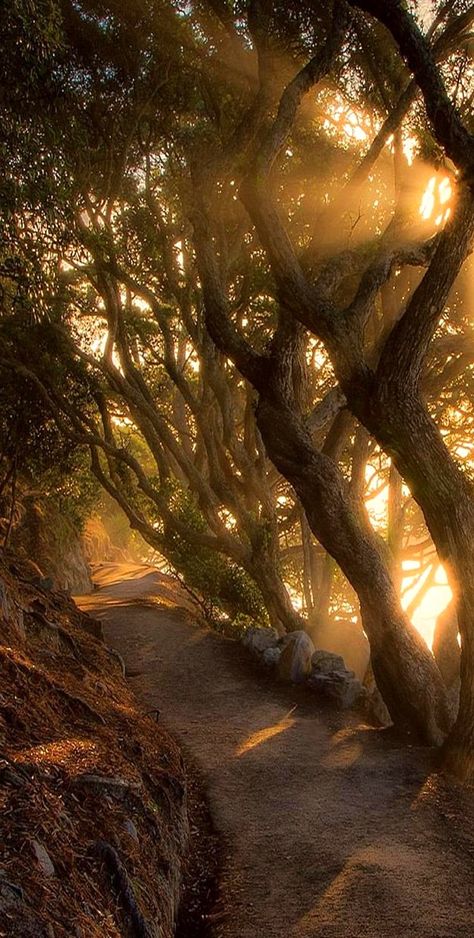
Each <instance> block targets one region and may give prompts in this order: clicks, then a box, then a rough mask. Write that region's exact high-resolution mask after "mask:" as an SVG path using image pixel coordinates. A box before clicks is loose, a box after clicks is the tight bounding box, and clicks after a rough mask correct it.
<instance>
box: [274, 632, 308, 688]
mask: <svg viewBox="0 0 474 938" xmlns="http://www.w3.org/2000/svg"><path fill="white" fill-rule="evenodd" d="M280 644H281V647H282V652H281V657H280V660H279V661H278V665H277V671H278V677H279V678H280V680H282V681H291V683H293V684H302V683H303V681H305V680H306V678H307V677H308V675H309V674H310V673H311V657H312V655H313V653H314V645H313V643H312V641H311V639H310V637H309V635H308V634H307V633H306V632H303V631H302V630H298V631H296V632H289V633H288V635H285V636H284V638H282V639H281V642H280Z"/></svg>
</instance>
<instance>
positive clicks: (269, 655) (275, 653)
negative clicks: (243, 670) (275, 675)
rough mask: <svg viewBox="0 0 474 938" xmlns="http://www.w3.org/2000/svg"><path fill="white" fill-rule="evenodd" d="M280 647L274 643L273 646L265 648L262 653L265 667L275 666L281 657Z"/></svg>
mask: <svg viewBox="0 0 474 938" xmlns="http://www.w3.org/2000/svg"><path fill="white" fill-rule="evenodd" d="M281 652H282V649H281V648H279V647H278V645H276V646H275V647H274V648H272V647H270V648H265V651H264V652H263V654H262V662H263V664H264V665H265V667H266V668H276V666H277V664H278V662H279V660H280V658H281Z"/></svg>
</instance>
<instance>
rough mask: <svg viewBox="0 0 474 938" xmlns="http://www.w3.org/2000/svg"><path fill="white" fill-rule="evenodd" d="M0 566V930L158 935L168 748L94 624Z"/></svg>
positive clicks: (176, 874)
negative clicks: (0, 847)
mask: <svg viewBox="0 0 474 938" xmlns="http://www.w3.org/2000/svg"><path fill="white" fill-rule="evenodd" d="M29 575H30V576H31V574H29V570H28V567H27V566H26V565H21V564H19V563H16V564H10V565H9V566H8V567H7V566H5V565H4V564H1V565H0V670H1V690H0V743H1V748H2V754H1V760H0V801H1V821H0V839H1V842H2V845H3V855H2V858H1V863H0V934H1V935H2V936H7V935H8V936H9V938H15V936H17V938H20V936H21V938H26V936H28V938H43V936H44V938H66V936H68V938H69V936H76V938H99V936H100V938H103V936H107V938H115V936H119V935H120V936H133V935H140V936H147V938H155V936H156V938H169V936H171V934H172V933H173V928H174V922H175V918H176V913H177V907H178V901H179V895H180V887H181V878H182V868H183V857H184V855H185V853H186V850H187V843H188V827H189V824H188V814H187V794H186V782H185V774H184V767H183V762H182V758H181V755H180V752H179V750H178V749H177V747H176V745H175V743H174V742H173V741H172V740H171V739H170V737H169V736H168V735H167V734H166V732H164V731H163V730H162V729H161V727H160V725H159V723H157V722H156V720H157V714H153V713H151V714H150V715H149V716H143V714H142V713H141V712H140V710H139V708H138V705H137V703H136V701H135V699H134V697H133V695H132V693H131V692H130V690H129V688H128V687H127V684H126V682H125V681H124V678H123V673H122V664H121V661H120V659H119V658H118V656H117V655H116V654H114V653H113V652H111V651H110V649H107V647H106V646H105V645H104V643H103V641H102V639H101V627H100V623H98V622H97V621H95V620H93V619H90V618H89V617H88V616H86V615H85V614H82V613H80V612H79V611H78V610H77V609H76V607H75V606H74V605H73V604H72V602H70V601H69V600H67V599H66V598H65V597H64V596H63V595H61V594H54V593H52V592H48V591H45V590H42V589H39V588H37V587H35V586H33V585H32V583H31V581H28V576H29Z"/></svg>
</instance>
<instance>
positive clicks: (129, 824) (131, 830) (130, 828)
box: [123, 817, 138, 843]
mask: <svg viewBox="0 0 474 938" xmlns="http://www.w3.org/2000/svg"><path fill="white" fill-rule="evenodd" d="M123 829H124V830H125V831H127V834H128V835H129V837H131V838H132V840H135V841H136V842H137V843H138V831H137V829H136V827H135V824H134V823H133V821H132V819H131V818H129V817H128V818H126V819H125V821H124V822H123Z"/></svg>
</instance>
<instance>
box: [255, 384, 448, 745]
mask: <svg viewBox="0 0 474 938" xmlns="http://www.w3.org/2000/svg"><path fill="white" fill-rule="evenodd" d="M257 420H258V425H259V427H260V430H261V433H262V437H263V439H264V441H265V445H266V447H267V450H268V452H269V455H270V457H271V458H272V460H273V461H274V463H275V465H276V466H277V467H278V468H279V470H280V472H282V473H283V474H284V475H285V476H286V478H287V479H288V480H289V481H290V482H291V483H292V485H293V486H294V488H295V491H296V493H297V495H298V496H299V498H300V500H301V502H302V504H303V506H304V508H305V511H306V515H307V518H308V522H309V524H310V527H311V529H312V531H313V532H314V534H315V536H316V537H317V538H318V540H319V541H320V543H321V544H323V546H324V547H325V548H326V550H327V551H328V552H329V553H330V554H331V556H332V557H334V559H335V560H336V561H337V563H338V564H339V566H340V567H341V569H342V570H343V572H344V573H345V575H346V576H347V578H348V580H349V581H350V583H351V584H352V586H353V587H354V589H355V590H356V592H357V594H358V596H359V600H360V606H361V614H362V621H363V627H364V630H365V632H366V634H367V636H368V639H369V642H370V648H371V657H372V666H373V669H374V674H375V677H376V681H377V684H378V686H379V688H380V691H381V693H382V695H383V697H384V700H385V702H386V704H387V707H388V709H389V712H390V715H391V717H392V719H393V721H394V723H396V724H397V725H398V726H399V727H402V728H404V729H406V730H409V731H412V732H416V733H417V735H418V736H419V737H421V738H422V739H424V740H425V741H427V742H429V743H435V744H439V743H441V742H442V740H443V738H444V735H445V733H446V732H447V731H448V729H449V726H450V723H451V716H450V712H449V707H448V704H447V698H446V693H445V688H444V685H443V681H442V678H441V675H440V673H439V671H438V668H437V666H436V664H435V661H434V659H433V657H432V656H431V655H430V653H429V651H428V649H427V647H426V645H425V643H424V642H423V640H422V639H421V637H420V636H419V634H418V633H417V632H416V630H415V629H414V628H413V627H412V626H411V624H410V622H409V621H408V619H407V618H406V616H405V615H404V613H403V611H402V609H401V607H400V603H399V599H398V596H397V593H396V590H395V587H394V583H393V580H392V577H391V573H390V568H389V558H388V555H387V552H386V548H385V547H384V545H383V544H382V542H381V541H380V540H379V539H378V538H377V536H376V535H375V534H374V532H373V530H372V528H371V526H370V523H369V520H368V517H367V515H366V512H365V508H364V506H363V504H362V502H361V501H360V499H359V498H357V497H352V496H351V493H350V491H349V487H348V485H347V483H346V482H345V480H344V479H343V477H342V475H341V473H340V472H339V470H338V468H337V466H336V464H335V463H334V462H333V460H331V459H330V458H328V457H327V456H324V454H322V453H319V452H318V451H316V450H315V449H314V447H313V446H312V443H311V439H310V437H309V435H308V433H307V431H306V430H305V428H304V425H302V423H301V422H300V421H299V420H298V419H297V417H296V416H295V413H294V411H293V410H292V409H291V408H290V407H289V406H288V405H287V404H286V403H285V402H284V401H283V400H278V398H277V397H276V396H273V398H272V399H271V400H269V399H268V398H265V397H264V396H263V395H261V397H260V402H259V405H258V409H257Z"/></svg>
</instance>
